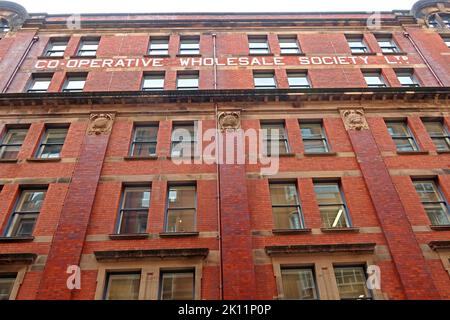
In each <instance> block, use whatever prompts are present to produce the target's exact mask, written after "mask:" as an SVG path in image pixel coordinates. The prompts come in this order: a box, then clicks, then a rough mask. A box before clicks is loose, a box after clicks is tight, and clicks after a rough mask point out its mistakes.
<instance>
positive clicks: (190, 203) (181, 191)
mask: <svg viewBox="0 0 450 320" xmlns="http://www.w3.org/2000/svg"><path fill="white" fill-rule="evenodd" d="M196 197H197V196H196V187H195V185H172V186H169V188H168V191H167V203H168V204H167V217H166V232H195V231H196V227H195V223H196V222H195V216H196V211H197V210H196V206H197V199H196Z"/></svg>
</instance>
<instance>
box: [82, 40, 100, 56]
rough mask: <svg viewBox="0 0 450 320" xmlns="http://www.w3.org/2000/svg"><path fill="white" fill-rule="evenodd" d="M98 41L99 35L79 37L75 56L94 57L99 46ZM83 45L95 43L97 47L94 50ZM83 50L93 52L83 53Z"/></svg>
mask: <svg viewBox="0 0 450 320" xmlns="http://www.w3.org/2000/svg"><path fill="white" fill-rule="evenodd" d="M100 41H101V37H95V38H94V37H92V38H81V40H80V44H79V45H78V49H77V57H84V58H95V57H96V56H97V52H98V48H99V47H100ZM85 45H96V46H97V48H96V49H95V50H91V49H89V50H88V49H83V46H85ZM85 52H91V53H92V52H93V54H85Z"/></svg>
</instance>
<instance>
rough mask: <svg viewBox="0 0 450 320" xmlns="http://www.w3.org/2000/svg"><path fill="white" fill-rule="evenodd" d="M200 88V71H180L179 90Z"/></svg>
mask: <svg viewBox="0 0 450 320" xmlns="http://www.w3.org/2000/svg"><path fill="white" fill-rule="evenodd" d="M198 88H199V73H198V72H186V73H185V72H179V73H178V74H177V90H197V89H198Z"/></svg>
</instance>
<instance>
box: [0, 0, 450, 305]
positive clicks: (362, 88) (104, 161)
mask: <svg viewBox="0 0 450 320" xmlns="http://www.w3.org/2000/svg"><path fill="white" fill-rule="evenodd" d="M449 19H450V3H449V1H418V2H417V3H416V4H415V5H414V7H413V8H412V10H399V11H393V12H380V13H367V12H339V13H336V12H321V13H317V12H292V13H274V14H271V13H208V14H206V13H167V14H159V13H158V14H84V15H81V16H80V15H53V14H40V13H39V14H33V13H27V11H26V10H25V9H24V8H23V7H21V6H20V5H18V4H15V3H12V2H9V1H0V90H1V94H0V131H1V132H0V133H1V137H0V138H1V145H0V186H1V193H0V299H19V300H20V299H63V300H64V299H142V300H144V299H206V300H211V299H322V300H327V299H389V300H401V299H450V211H449V201H450V105H449V97H450V89H449V86H450V49H449V47H450V22H449V21H450V20H449ZM255 137H256V138H255ZM255 139H256V140H255ZM242 146H243V147H242ZM192 150H194V151H197V152H194V153H191V151H192ZM230 150H231V151H232V150H235V151H236V154H235V155H232V154H231V152H230ZM240 150H244V151H241V152H239V151H240ZM199 151H200V152H199ZM230 154H231V156H230V157H228V156H229V155H230ZM367 280H369V281H367Z"/></svg>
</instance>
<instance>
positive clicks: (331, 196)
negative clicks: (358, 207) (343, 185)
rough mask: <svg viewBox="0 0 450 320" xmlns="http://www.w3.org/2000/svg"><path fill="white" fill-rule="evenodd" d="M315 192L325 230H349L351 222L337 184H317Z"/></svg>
mask: <svg viewBox="0 0 450 320" xmlns="http://www.w3.org/2000/svg"><path fill="white" fill-rule="evenodd" d="M314 191H315V193H316V197H317V202H318V204H319V209H320V216H321V218H322V225H323V227H324V228H348V227H351V221H350V217H349V214H348V210H347V206H346V205H345V203H344V200H343V196H342V193H341V190H340V186H339V183H337V182H315V183H314Z"/></svg>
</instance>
